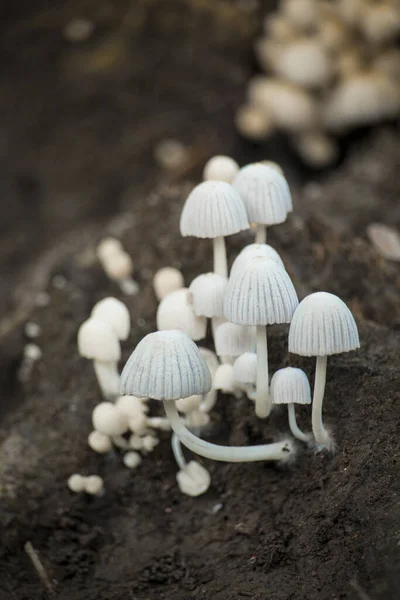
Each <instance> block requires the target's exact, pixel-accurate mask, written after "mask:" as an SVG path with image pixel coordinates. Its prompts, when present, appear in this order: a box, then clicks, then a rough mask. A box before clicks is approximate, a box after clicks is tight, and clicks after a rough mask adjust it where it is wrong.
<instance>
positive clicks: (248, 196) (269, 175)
mask: <svg viewBox="0 0 400 600" xmlns="http://www.w3.org/2000/svg"><path fill="white" fill-rule="evenodd" d="M233 185H234V187H235V189H236V190H237V191H238V192H239V194H240V196H241V197H242V198H243V202H244V203H245V206H246V210H247V215H248V218H249V221H250V223H257V233H256V243H258V244H265V242H266V239H267V230H266V228H267V226H271V225H276V224H278V223H283V222H284V221H286V217H287V213H288V211H291V210H292V208H293V207H292V198H291V195H290V190H289V186H288V184H287V181H286V179H285V177H284V176H283V175H281V174H280V173H279V172H278V171H277V170H276V169H274V168H273V167H270V166H268V165H263V164H261V163H255V164H251V165H247V166H246V167H243V168H242V169H240V171H239V173H238V175H237V177H236V179H235V181H234V182H233Z"/></svg>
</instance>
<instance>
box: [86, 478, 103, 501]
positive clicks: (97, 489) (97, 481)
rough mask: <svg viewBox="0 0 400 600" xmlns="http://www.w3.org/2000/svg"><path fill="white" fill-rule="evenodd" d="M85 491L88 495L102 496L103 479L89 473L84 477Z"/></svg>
mask: <svg viewBox="0 0 400 600" xmlns="http://www.w3.org/2000/svg"><path fill="white" fill-rule="evenodd" d="M85 492H86V493H87V494H89V495H90V496H102V495H103V493H104V481H103V479H102V478H101V477H99V476H98V475H89V476H88V477H86V478H85Z"/></svg>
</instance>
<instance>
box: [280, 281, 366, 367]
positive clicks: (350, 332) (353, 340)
mask: <svg viewBox="0 0 400 600" xmlns="http://www.w3.org/2000/svg"><path fill="white" fill-rule="evenodd" d="M359 347H360V340H359V337H358V330H357V325H356V322H355V320H354V317H353V315H352V314H351V312H350V310H349V309H348V308H347V306H346V304H345V303H344V302H343V301H342V300H341V299H340V298H338V297H337V296H335V295H334V294H328V293H327V292H316V293H315V294H311V295H310V296H307V297H306V298H304V300H302V301H301V302H300V304H299V306H298V308H297V310H296V311H295V313H294V315H293V319H292V323H291V325H290V330H289V352H293V353H294V354H300V355H301V356H329V355H331V354H340V353H341V352H350V350H355V349H356V348H359Z"/></svg>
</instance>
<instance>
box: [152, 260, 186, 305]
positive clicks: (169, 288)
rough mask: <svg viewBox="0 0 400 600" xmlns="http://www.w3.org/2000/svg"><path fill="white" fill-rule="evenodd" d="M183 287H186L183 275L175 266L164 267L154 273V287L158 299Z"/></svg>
mask: <svg viewBox="0 0 400 600" xmlns="http://www.w3.org/2000/svg"><path fill="white" fill-rule="evenodd" d="M183 287H185V281H184V279H183V275H182V273H181V272H180V271H179V270H178V269H175V268H174V267H163V268H162V269H159V270H158V271H157V273H156V274H155V275H154V278H153V288H154V293H155V295H156V297H157V300H158V301H161V300H162V299H163V298H165V297H166V296H168V294H171V293H172V292H175V291H176V290H180V289H182V288H183Z"/></svg>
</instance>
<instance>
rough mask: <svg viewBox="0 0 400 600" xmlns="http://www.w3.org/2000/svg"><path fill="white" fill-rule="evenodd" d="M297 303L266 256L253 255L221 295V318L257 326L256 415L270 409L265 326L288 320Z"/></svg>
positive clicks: (282, 273) (283, 274)
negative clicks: (222, 308) (222, 305)
mask: <svg viewBox="0 0 400 600" xmlns="http://www.w3.org/2000/svg"><path fill="white" fill-rule="evenodd" d="M297 305H298V299H297V294H296V290H295V289H294V287H293V283H292V282H291V280H290V277H289V275H288V274H287V272H286V271H285V269H283V268H282V267H281V266H280V265H279V264H278V263H277V262H276V261H275V260H272V259H270V258H264V257H261V256H259V257H256V258H253V259H252V260H251V261H249V262H248V263H246V264H245V267H244V268H243V269H241V270H240V271H238V272H237V274H235V276H234V277H231V278H230V279H229V283H228V287H227V288H226V293H225V298H224V313H225V317H226V318H227V319H228V320H229V321H231V322H232V323H236V324H239V325H246V326H251V325H252V326H254V325H256V329H257V394H256V407H255V408H256V414H257V416H258V417H260V418H264V417H267V416H268V415H269V413H270V410H271V403H270V401H269V397H268V386H269V379H268V347H267V328H266V326H267V325H273V324H274V323H290V321H291V318H292V315H293V313H294V311H295V309H296V307H297ZM217 333H218V331H217Z"/></svg>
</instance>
